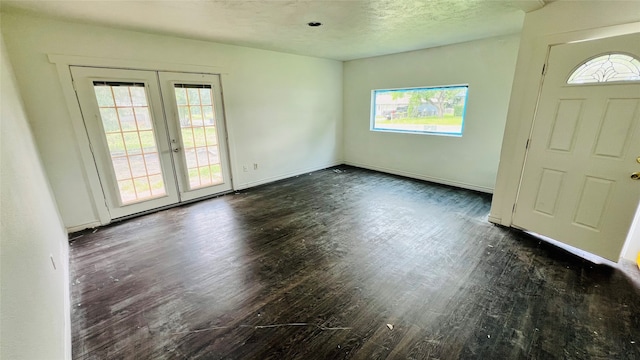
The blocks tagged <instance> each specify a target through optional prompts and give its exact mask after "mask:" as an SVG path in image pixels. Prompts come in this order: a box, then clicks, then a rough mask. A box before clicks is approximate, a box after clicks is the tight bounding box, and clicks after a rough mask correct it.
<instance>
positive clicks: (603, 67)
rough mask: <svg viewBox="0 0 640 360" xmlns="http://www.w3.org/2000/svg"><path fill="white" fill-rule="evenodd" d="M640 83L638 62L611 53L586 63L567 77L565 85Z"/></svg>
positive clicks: (626, 56) (622, 55)
mask: <svg viewBox="0 0 640 360" xmlns="http://www.w3.org/2000/svg"><path fill="white" fill-rule="evenodd" d="M619 81H640V61H639V60H638V59H636V58H635V57H633V56H631V55H627V54H621V53H611V54H605V55H601V56H598V57H595V58H593V59H591V60H588V61H586V62H585V63H583V64H582V65H580V66H578V68H577V69H576V70H575V71H574V72H573V73H572V74H571V76H569V80H567V84H589V83H606V82H619Z"/></svg>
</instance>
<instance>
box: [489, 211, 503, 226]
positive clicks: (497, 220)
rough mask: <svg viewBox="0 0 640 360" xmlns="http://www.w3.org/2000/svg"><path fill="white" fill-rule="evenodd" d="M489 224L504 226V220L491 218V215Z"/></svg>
mask: <svg viewBox="0 0 640 360" xmlns="http://www.w3.org/2000/svg"><path fill="white" fill-rule="evenodd" d="M489 222H491V223H494V224H497V225H504V224H503V223H502V218H499V217H495V216H491V214H489Z"/></svg>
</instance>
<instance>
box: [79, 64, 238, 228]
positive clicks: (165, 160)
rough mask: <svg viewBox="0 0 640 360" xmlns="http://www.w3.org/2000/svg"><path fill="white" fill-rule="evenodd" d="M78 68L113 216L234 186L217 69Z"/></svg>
mask: <svg viewBox="0 0 640 360" xmlns="http://www.w3.org/2000/svg"><path fill="white" fill-rule="evenodd" d="M71 74H72V77H73V81H74V87H75V89H76V93H77V96H78V102H79V104H80V109H81V111H82V116H83V118H84V122H85V126H86V129H87V135H88V137H89V142H90V144H91V149H92V152H93V157H94V160H95V163H96V168H97V170H98V175H99V178H100V182H101V186H102V189H101V191H102V193H103V194H104V198H105V204H106V206H107V208H108V210H109V213H110V216H111V218H112V219H116V218H121V217H124V216H129V215H133V214H136V213H140V212H145V211H149V210H153V209H157V208H160V207H165V206H170V205H174V204H177V203H180V202H183V201H188V200H192V199H196V198H200V197H205V196H210V195H214V194H218V193H221V192H225V191H228V190H230V189H231V177H230V171H229V162H228V156H227V146H226V135H225V134H226V132H225V126H224V118H223V112H222V96H221V91H220V81H219V78H218V76H216V75H203V74H184V73H163V72H156V71H146V70H121V69H105V68H91V67H77V66H72V67H71ZM161 83H162V86H161V85H160V84H161ZM165 114H166V116H165Z"/></svg>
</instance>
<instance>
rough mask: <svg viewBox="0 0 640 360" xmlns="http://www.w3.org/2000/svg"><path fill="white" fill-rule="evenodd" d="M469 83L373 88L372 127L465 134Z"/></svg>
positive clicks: (381, 129) (403, 130) (416, 131)
mask: <svg viewBox="0 0 640 360" xmlns="http://www.w3.org/2000/svg"><path fill="white" fill-rule="evenodd" d="M468 89H469V86H468V85H456V86H441V87H419V88H406V89H389V90H374V91H373V92H372V110H371V130H374V131H394V132H410V133H423V134H441V135H453V136H462V129H463V126H464V116H465V110H466V104H467V92H468Z"/></svg>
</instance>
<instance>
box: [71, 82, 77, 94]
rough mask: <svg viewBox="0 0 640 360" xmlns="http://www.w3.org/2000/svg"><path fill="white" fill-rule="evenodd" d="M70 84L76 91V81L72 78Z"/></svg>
mask: <svg viewBox="0 0 640 360" xmlns="http://www.w3.org/2000/svg"><path fill="white" fill-rule="evenodd" d="M71 86H73V91H75V92H78V89H77V88H76V82H75V81H74V80H71Z"/></svg>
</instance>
